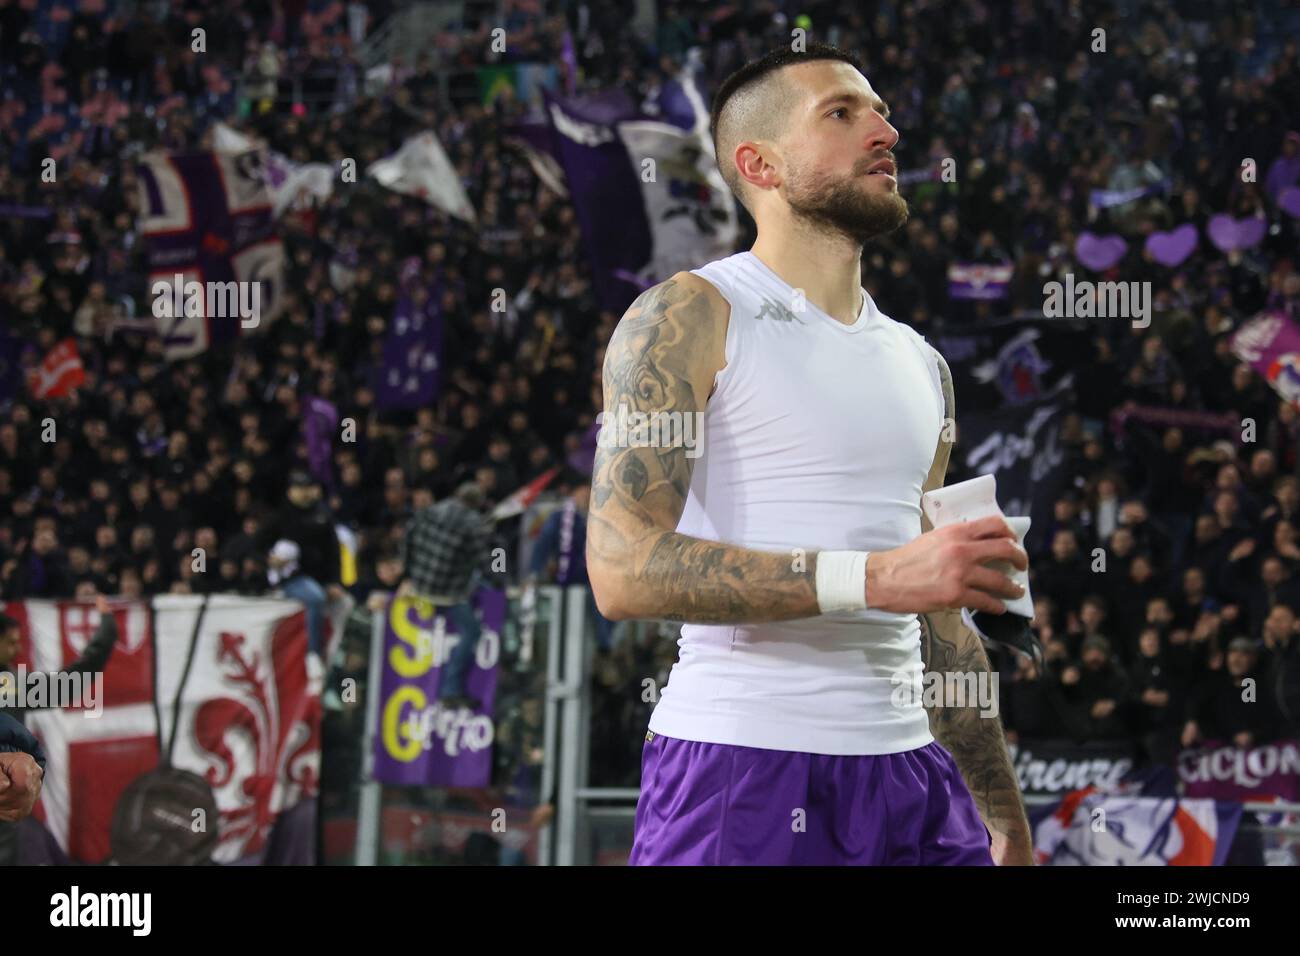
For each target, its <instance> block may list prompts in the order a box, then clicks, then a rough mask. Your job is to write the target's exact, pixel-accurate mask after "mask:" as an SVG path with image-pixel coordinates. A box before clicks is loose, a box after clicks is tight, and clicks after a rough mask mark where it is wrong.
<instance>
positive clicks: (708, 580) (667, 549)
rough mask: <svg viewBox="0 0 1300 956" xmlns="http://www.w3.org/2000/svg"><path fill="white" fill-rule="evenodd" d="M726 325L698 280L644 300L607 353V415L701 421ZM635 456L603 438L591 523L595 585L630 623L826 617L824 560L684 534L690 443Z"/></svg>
mask: <svg viewBox="0 0 1300 956" xmlns="http://www.w3.org/2000/svg"><path fill="white" fill-rule="evenodd" d="M726 321H727V310H726V305H725V302H721V301H720V297H719V296H717V293H716V292H713V291H712V290H711V287H707V282H706V280H704V279H701V278H699V277H698V276H693V275H691V274H689V273H678V274H677V275H676V276H674V277H673V278H671V279H669V280H667V281H666V282H662V283H660V284H659V285H657V286H655V287H654V288H651V289H648V290H647V291H646V292H644V293H643V294H642V295H641V296H640V297H639V298H638V299H637V300H636V301H635V302H634V303H632V305H631V307H629V309H628V311H627V313H626V314H625V315H624V316H623V318H622V320H621V321H620V322H619V324H618V327H617V328H616V329H615V330H614V335H613V337H612V338H611V339H610V342H609V346H608V347H607V348H606V350H605V366H604V373H603V376H604V393H605V407H604V411H605V412H606V414H607V415H608V416H613V415H616V414H618V411H619V408H620V406H621V407H622V408H623V409H625V410H626V411H627V412H628V413H637V412H639V413H643V414H647V415H654V414H656V413H659V414H662V415H663V416H664V418H665V419H671V418H672V416H673V415H674V414H675V413H676V414H679V415H690V414H696V413H701V414H702V413H703V411H704V406H705V402H706V401H707V400H708V394H709V388H710V387H711V383H712V380H713V376H714V374H715V373H716V372H717V370H718V368H720V367H721V365H720V362H719V361H718V358H719V357H720V356H721V355H722V354H723V344H724V341H725V337H726ZM606 421H608V419H606ZM698 433H699V432H698V430H697V434H698ZM628 445H630V446H632V447H620V446H618V445H616V444H615V443H613V442H611V441H608V440H606V439H605V438H604V436H602V440H601V441H600V442H599V443H598V447H597V449H596V460H595V464H594V466H593V469H592V482H591V506H590V510H589V513H588V519H587V565H588V568H589V569H590V570H591V572H592V575H593V577H592V580H593V584H596V583H597V579H598V578H599V579H601V581H600V583H601V584H604V585H605V587H607V588H609V589H610V591H612V592H615V593H617V594H618V596H619V597H618V604H619V610H620V612H621V613H622V614H623V615H624V616H628V617H639V618H650V619H660V620H677V621H686V622H692V623H714V624H743V623H755V622H761V621H783V620H791V619H795V618H803V617H813V616H816V615H817V614H819V613H820V609H819V608H818V605H817V593H816V592H817V588H816V580H817V579H816V555H815V553H810V554H808V555H807V556H806V557H805V559H804V561H803V562H802V563H801V562H800V561H798V560H796V556H795V554H793V553H788V554H782V553H771V552H764V551H753V550H750V549H748V548H741V547H736V546H733V545H728V544H723V543H720V542H717V541H707V540H703V539H700V538H694V537H690V536H689V535H684V534H678V533H677V532H676V531H675V530H674V529H675V528H676V527H677V522H678V520H679V519H680V518H681V515H682V511H683V509H684V508H685V506H686V496H687V491H688V489H689V488H690V483H691V474H692V465H693V461H694V459H692V458H690V457H688V456H687V451H688V450H689V449H687V448H686V447H684V446H683V445H682V444H681V443H680V442H679V443H676V444H669V443H664V444H662V445H661V447H637V446H636V445H634V444H633V443H632V442H629V443H628ZM706 453H707V452H706ZM600 590H602V588H601V587H600V586H598V587H597V591H598V592H599V591H600ZM607 593H609V592H607Z"/></svg>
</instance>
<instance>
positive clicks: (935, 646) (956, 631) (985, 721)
mask: <svg viewBox="0 0 1300 956" xmlns="http://www.w3.org/2000/svg"><path fill="white" fill-rule="evenodd" d="M918 616H919V617H920V620H921V661H922V663H923V665H924V668H925V672H926V673H927V674H928V673H936V674H945V675H946V674H959V675H961V676H962V677H963V678H964V677H965V676H966V675H968V674H980V673H989V672H990V671H991V668H990V667H989V659H988V656H987V655H986V654H985V653H984V647H983V645H982V644H981V643H980V639H979V635H978V634H976V633H975V632H974V631H972V630H971V629H970V628H968V627H967V626H966V625H965V624H964V623H962V619H961V612H960V611H943V612H940V613H930V614H921V615H918ZM945 684H947V681H946V680H945ZM926 714H927V716H928V717H929V718H930V733H932V734H934V737H935V739H936V740H938V741H939V743H941V744H943V746H944V748H945V749H946V750H947V751H948V752H949V753H950V754H952V757H953V760H955V761H956V762H957V769H959V770H960V771H961V775H962V779H963V780H965V781H966V786H967V787H968V788H969V789H970V792H971V796H973V797H974V798H975V806H976V807H977V808H978V809H979V812H980V816H981V817H982V818H983V820H984V823H985V825H986V826H987V827H988V828H989V830H991V831H993V832H994V833H1001V834H1002V835H1003V836H1005V837H1007V838H1009V839H1013V840H1022V841H1023V840H1028V838H1029V820H1028V819H1027V818H1026V816H1025V805H1024V801H1023V800H1022V799H1021V796H1020V783H1019V781H1018V780H1017V779H1016V772H1015V769H1014V768H1013V767H1012V766H1011V755H1010V754H1009V753H1008V752H1007V738H1006V734H1005V733H1004V732H1003V730H1002V721H1001V720H999V719H998V717H997V716H996V712H995V713H994V714H993V715H986V714H984V713H982V712H981V710H980V707H979V706H978V704H977V703H976V702H975V701H970V702H969V703H968V705H967V706H965V707H955V706H954V707H944V706H939V707H928V708H926Z"/></svg>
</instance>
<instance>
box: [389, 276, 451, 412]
mask: <svg viewBox="0 0 1300 956" xmlns="http://www.w3.org/2000/svg"><path fill="white" fill-rule="evenodd" d="M441 372H442V307H441V304H440V296H439V294H438V289H437V288H436V286H435V285H424V284H421V283H420V282H419V280H418V279H413V280H411V281H409V282H408V283H407V284H406V287H405V288H404V289H403V290H402V293H401V295H399V296H398V299H397V304H396V306H394V308H393V318H392V320H391V321H390V322H389V323H388V332H387V334H386V335H385V336H384V345H383V359H382V360H381V363H380V366H379V368H378V369H377V370H376V382H375V403H376V404H377V405H378V407H379V408H380V409H382V410H385V411H387V410H391V409H399V408H423V407H426V406H428V405H432V404H433V403H434V402H435V401H436V400H437V398H438V389H439V386H440V385H441V382H442V374H441Z"/></svg>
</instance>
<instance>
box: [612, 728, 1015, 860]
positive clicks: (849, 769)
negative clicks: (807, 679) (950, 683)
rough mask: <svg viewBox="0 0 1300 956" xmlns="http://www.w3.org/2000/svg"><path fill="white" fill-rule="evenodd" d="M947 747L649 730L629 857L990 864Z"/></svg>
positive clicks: (982, 831)
mask: <svg viewBox="0 0 1300 956" xmlns="http://www.w3.org/2000/svg"><path fill="white" fill-rule="evenodd" d="M991 843H992V838H991V837H990V836H989V831H988V830H987V829H986V828H985V826H984V823H983V821H982V820H980V816H979V812H978V811H977V810H976V809H975V801H974V799H973V798H972V797H971V795H970V791H969V790H967V789H966V784H965V782H964V781H963V780H962V778H961V774H960V773H959V772H958V770H957V765H956V763H954V762H953V759H952V757H951V756H950V755H949V753H948V751H946V750H944V749H943V747H941V746H940V745H939V744H938V742H937V741H936V742H934V743H930V744H927V745H926V746H924V747H920V748H918V749H916V750H908V751H905V752H903V753H896V754H881V755H868V756H847V757H837V756H831V755H827V754H808V753H792V752H790V751H785V750H763V749H760V748H756V747H735V746H731V745H728V744H710V743H701V742H699V741H694V740H678V739H676V738H673V737H664V736H661V735H659V734H654V735H649V734H648V735H647V739H646V744H645V748H644V750H643V751H642V753H641V797H640V799H639V800H637V804H636V838H635V840H634V841H633V844H632V854H631V856H630V857H629V858H628V864H629V865H631V866H734V865H741V866H881V865H883V866H911V865H919V866H971V865H975V866H992V865H993V857H992V856H991V855H990V853H989V846H990V844H991Z"/></svg>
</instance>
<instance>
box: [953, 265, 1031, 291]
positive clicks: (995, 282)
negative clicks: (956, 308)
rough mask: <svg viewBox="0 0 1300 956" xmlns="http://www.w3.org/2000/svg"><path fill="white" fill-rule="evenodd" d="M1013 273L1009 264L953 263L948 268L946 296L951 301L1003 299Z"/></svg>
mask: <svg viewBox="0 0 1300 956" xmlns="http://www.w3.org/2000/svg"><path fill="white" fill-rule="evenodd" d="M1014 272H1015V266H1014V265H1013V264H1012V263H1010V262H1001V263H982V262H954V263H953V264H952V265H950V266H949V267H948V295H949V297H950V298H953V299H1005V298H1006V297H1007V295H1008V294H1009V293H1010V291H1011V276H1012V274H1013V273H1014Z"/></svg>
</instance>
